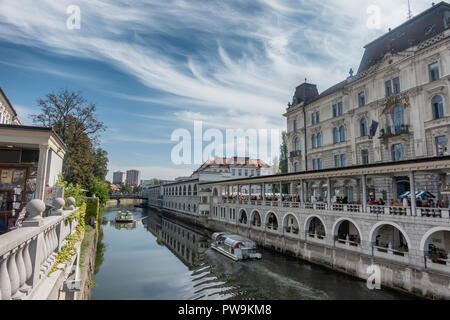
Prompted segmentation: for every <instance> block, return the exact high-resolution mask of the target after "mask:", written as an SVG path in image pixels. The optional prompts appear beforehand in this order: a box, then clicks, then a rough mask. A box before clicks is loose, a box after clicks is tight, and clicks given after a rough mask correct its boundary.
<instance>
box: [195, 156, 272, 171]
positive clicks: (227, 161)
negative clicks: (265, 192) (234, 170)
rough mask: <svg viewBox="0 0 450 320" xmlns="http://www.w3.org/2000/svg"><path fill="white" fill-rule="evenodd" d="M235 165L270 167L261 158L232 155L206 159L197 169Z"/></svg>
mask: <svg viewBox="0 0 450 320" xmlns="http://www.w3.org/2000/svg"><path fill="white" fill-rule="evenodd" d="M216 166H217V167H235V166H247V167H250V168H266V169H267V168H270V166H269V165H268V164H267V163H265V162H264V161H262V160H259V159H250V158H249V157H233V158H217V159H214V160H208V161H206V162H205V163H204V164H203V165H202V166H201V167H200V168H199V169H198V170H197V171H195V172H198V171H200V170H204V169H206V168H208V167H216Z"/></svg>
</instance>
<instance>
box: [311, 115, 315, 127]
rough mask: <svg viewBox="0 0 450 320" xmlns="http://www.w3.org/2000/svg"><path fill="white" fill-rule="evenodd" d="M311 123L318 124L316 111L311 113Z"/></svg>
mask: <svg viewBox="0 0 450 320" xmlns="http://www.w3.org/2000/svg"><path fill="white" fill-rule="evenodd" d="M311 124H312V125H315V124H316V114H315V113H312V114H311Z"/></svg>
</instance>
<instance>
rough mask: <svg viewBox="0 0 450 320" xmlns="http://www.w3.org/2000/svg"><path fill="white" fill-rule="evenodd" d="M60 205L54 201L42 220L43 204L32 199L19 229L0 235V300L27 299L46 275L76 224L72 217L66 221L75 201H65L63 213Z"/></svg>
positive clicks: (73, 209)
mask: <svg viewBox="0 0 450 320" xmlns="http://www.w3.org/2000/svg"><path fill="white" fill-rule="evenodd" d="M64 204H65V202H64V200H63V199H56V200H55V202H54V204H53V205H54V208H53V209H52V214H51V216H49V217H46V218H43V217H42V213H43V212H44V211H45V204H44V202H43V201H41V200H32V201H30V202H29V203H28V205H27V207H26V210H27V213H28V214H29V218H27V219H26V220H24V221H23V224H22V226H21V227H19V228H18V229H16V230H13V231H11V232H9V233H6V234H4V235H1V236H0V300H11V299H13V300H23V299H28V298H29V297H30V295H31V294H32V292H33V290H34V289H35V288H36V287H37V286H38V285H39V284H40V283H41V282H42V281H43V279H44V278H45V277H46V276H47V274H48V273H49V271H50V269H51V268H52V266H53V263H54V262H55V259H56V255H57V253H58V252H59V251H60V249H61V247H62V245H63V244H64V241H65V239H66V238H67V236H68V235H70V234H72V233H73V232H74V231H75V228H76V226H77V225H78V221H77V219H76V218H74V219H73V220H72V219H67V218H68V217H69V216H70V215H71V214H72V213H73V212H74V211H75V210H76V208H75V207H74V204H75V199H73V198H68V199H67V204H68V208H67V209H66V210H63V209H62V208H63V206H64ZM69 220H72V221H69Z"/></svg>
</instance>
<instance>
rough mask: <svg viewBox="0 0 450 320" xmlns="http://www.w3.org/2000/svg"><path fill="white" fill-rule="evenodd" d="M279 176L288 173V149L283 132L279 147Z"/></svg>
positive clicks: (285, 135) (285, 134)
mask: <svg viewBox="0 0 450 320" xmlns="http://www.w3.org/2000/svg"><path fill="white" fill-rule="evenodd" d="M279 171H280V174H285V173H288V147H287V133H286V131H283V133H282V141H281V146H280V169H279Z"/></svg>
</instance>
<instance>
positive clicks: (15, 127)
mask: <svg viewBox="0 0 450 320" xmlns="http://www.w3.org/2000/svg"><path fill="white" fill-rule="evenodd" d="M0 129H9V130H19V131H45V132H50V133H51V134H52V135H53V136H54V137H55V138H56V139H57V140H58V142H59V143H60V144H61V145H62V146H63V147H64V150H65V151H67V150H68V149H67V146H66V144H65V143H64V141H63V140H62V139H61V138H60V137H59V135H58V134H57V133H56V132H55V131H53V129H52V128H49V127H35V126H22V125H20V126H19V125H15V124H0Z"/></svg>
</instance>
